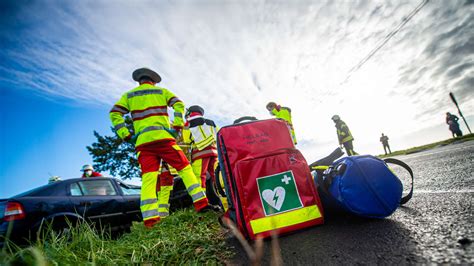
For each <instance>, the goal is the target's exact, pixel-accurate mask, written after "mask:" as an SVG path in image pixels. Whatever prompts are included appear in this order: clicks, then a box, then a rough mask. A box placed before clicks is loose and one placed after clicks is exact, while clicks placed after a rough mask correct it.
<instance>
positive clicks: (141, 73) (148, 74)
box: [132, 67, 161, 83]
mask: <svg viewBox="0 0 474 266" xmlns="http://www.w3.org/2000/svg"><path fill="white" fill-rule="evenodd" d="M132 78H133V80H135V81H138V82H140V80H141V79H143V78H148V79H150V80H151V81H153V82H155V83H160V81H161V77H160V75H158V73H156V72H155V71H153V70H151V69H149V68H145V67H143V68H139V69H136V70H135V71H133V73H132Z"/></svg>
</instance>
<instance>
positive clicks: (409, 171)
mask: <svg viewBox="0 0 474 266" xmlns="http://www.w3.org/2000/svg"><path fill="white" fill-rule="evenodd" d="M383 161H384V162H385V163H391V164H395V165H398V166H401V167H403V168H404V169H405V170H407V171H408V173H410V176H411V188H410V192H409V193H408V195H406V196H405V197H402V199H401V201H400V205H403V204H405V203H407V202H408V201H409V200H410V199H411V198H412V196H413V170H411V168H410V166H408V164H406V163H404V162H402V161H400V160H398V159H394V158H387V159H383Z"/></svg>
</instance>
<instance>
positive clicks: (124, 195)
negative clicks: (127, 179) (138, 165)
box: [0, 177, 142, 245]
mask: <svg viewBox="0 0 474 266" xmlns="http://www.w3.org/2000/svg"><path fill="white" fill-rule="evenodd" d="M141 220H142V217H141V212H140V187H139V186H134V185H128V184H125V183H123V182H122V181H120V180H118V179H115V178H104V177H97V178H74V179H66V180H63V181H58V182H55V183H52V184H48V185H44V186H41V187H38V188H35V189H32V190H30V191H27V192H25V193H22V194H19V195H16V196H13V197H11V198H9V199H2V200H0V245H2V244H3V242H4V241H5V238H6V237H7V231H9V233H8V238H9V239H10V240H12V241H15V242H20V243H21V242H22V240H26V239H32V237H34V236H35V235H36V233H37V232H38V230H39V229H40V228H41V225H42V224H45V222H50V223H51V226H52V228H53V229H55V230H56V229H58V230H60V229H63V228H67V226H68V223H75V222H77V221H87V222H89V223H91V224H92V225H94V226H95V227H96V228H100V229H103V228H107V229H110V230H111V231H113V232H116V231H124V230H129V229H130V226H131V225H132V221H141ZM9 227H11V228H10V229H9Z"/></svg>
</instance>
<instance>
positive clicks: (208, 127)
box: [183, 105, 217, 189]
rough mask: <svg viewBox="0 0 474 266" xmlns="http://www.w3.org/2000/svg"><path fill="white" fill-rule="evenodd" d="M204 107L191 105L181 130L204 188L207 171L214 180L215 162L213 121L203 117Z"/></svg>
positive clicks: (214, 126)
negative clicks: (183, 127)
mask: <svg viewBox="0 0 474 266" xmlns="http://www.w3.org/2000/svg"><path fill="white" fill-rule="evenodd" d="M203 115H204V109H203V108H202V107H201V106H198V105H193V106H191V107H189V108H188V111H187V113H186V120H187V121H186V126H185V130H184V131H183V140H184V142H185V143H189V144H191V149H192V152H191V161H192V167H193V171H194V174H195V175H196V177H198V178H199V179H200V180H199V181H200V182H201V187H202V188H203V189H205V188H206V176H207V173H209V175H210V176H211V178H212V180H213V181H214V179H215V178H214V169H215V166H216V163H217V148H216V132H217V126H216V124H215V123H214V121H212V120H210V119H206V118H204V117H203Z"/></svg>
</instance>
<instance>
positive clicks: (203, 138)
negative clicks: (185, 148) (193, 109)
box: [183, 116, 217, 153]
mask: <svg viewBox="0 0 474 266" xmlns="http://www.w3.org/2000/svg"><path fill="white" fill-rule="evenodd" d="M188 122H189V125H188V126H187V127H186V128H185V129H184V131H183V139H184V142H185V143H190V144H191V145H192V148H193V153H194V152H195V150H198V151H202V150H204V149H205V148H207V147H209V146H215V145H216V132H217V127H216V124H215V123H214V121H212V120H209V119H205V118H203V117H202V116H193V117H190V118H189V119H188Z"/></svg>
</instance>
